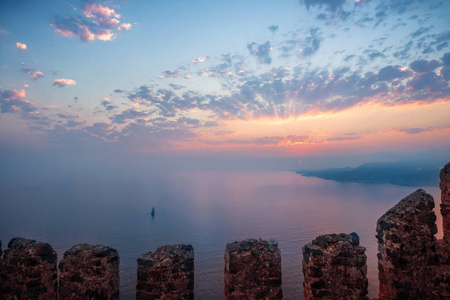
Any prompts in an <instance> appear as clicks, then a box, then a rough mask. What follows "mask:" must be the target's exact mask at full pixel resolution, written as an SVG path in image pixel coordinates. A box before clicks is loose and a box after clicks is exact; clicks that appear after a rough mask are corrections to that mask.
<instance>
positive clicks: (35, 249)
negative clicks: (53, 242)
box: [0, 238, 57, 300]
mask: <svg viewBox="0 0 450 300" xmlns="http://www.w3.org/2000/svg"><path fill="white" fill-rule="evenodd" d="M56 263H57V256H56V252H55V251H54V250H53V248H52V246H50V245H49V244H47V243H43V242H38V241H35V240H29V239H24V238H14V239H12V240H11V241H10V242H9V243H8V248H7V249H6V250H5V253H4V255H3V260H2V262H1V265H0V299H5V300H6V299H57V268H56Z"/></svg>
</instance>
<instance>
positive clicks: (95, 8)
mask: <svg viewBox="0 0 450 300" xmlns="http://www.w3.org/2000/svg"><path fill="white" fill-rule="evenodd" d="M83 13H84V15H85V16H86V17H88V18H110V17H111V16H112V17H115V18H117V19H120V14H117V13H116V12H115V11H114V9H112V8H109V7H107V6H103V5H101V4H100V3H97V2H92V3H88V4H86V5H85V6H84V7H83Z"/></svg>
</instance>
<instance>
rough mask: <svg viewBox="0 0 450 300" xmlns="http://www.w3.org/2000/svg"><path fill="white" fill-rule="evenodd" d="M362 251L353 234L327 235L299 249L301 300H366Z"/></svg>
mask: <svg viewBox="0 0 450 300" xmlns="http://www.w3.org/2000/svg"><path fill="white" fill-rule="evenodd" d="M365 250H366V248H364V247H361V246H359V237H358V235H357V234H356V233H354V232H353V233H350V234H345V233H341V234H327V235H321V236H319V237H317V238H316V239H315V240H313V241H312V242H310V243H308V244H306V245H305V246H304V247H303V261H302V265H303V274H304V276H305V278H304V281H303V295H304V297H305V299H330V300H331V299H350V300H352V299H355V300H356V299H369V298H368V297H367V293H368V291H367V286H368V280H367V277H366V275H367V265H366V261H367V257H366V255H365Z"/></svg>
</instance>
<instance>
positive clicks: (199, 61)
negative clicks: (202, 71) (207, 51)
mask: <svg viewBox="0 0 450 300" xmlns="http://www.w3.org/2000/svg"><path fill="white" fill-rule="evenodd" d="M208 58H209V57H208V56H202V57H199V58H196V59H194V60H193V61H192V62H193V63H194V64H198V63H202V62H204V61H205V60H207V59H208Z"/></svg>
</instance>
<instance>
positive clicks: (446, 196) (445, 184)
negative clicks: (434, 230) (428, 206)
mask: <svg viewBox="0 0 450 300" xmlns="http://www.w3.org/2000/svg"><path fill="white" fill-rule="evenodd" d="M439 177H440V179H441V183H440V184H439V187H440V188H441V214H442V223H443V231H444V239H446V240H448V241H450V163H448V164H447V165H445V167H444V168H443V169H442V170H441V173H440V174H439Z"/></svg>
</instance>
